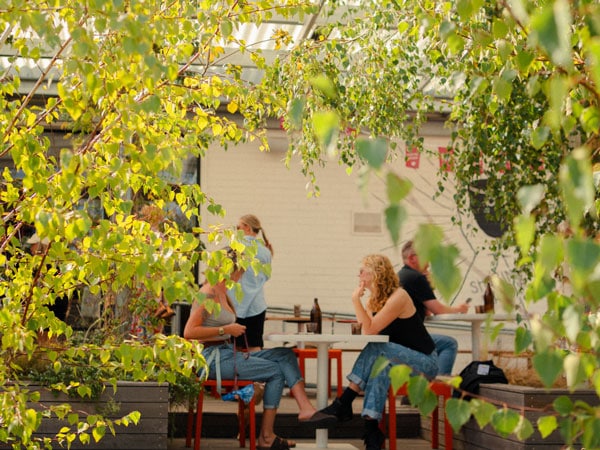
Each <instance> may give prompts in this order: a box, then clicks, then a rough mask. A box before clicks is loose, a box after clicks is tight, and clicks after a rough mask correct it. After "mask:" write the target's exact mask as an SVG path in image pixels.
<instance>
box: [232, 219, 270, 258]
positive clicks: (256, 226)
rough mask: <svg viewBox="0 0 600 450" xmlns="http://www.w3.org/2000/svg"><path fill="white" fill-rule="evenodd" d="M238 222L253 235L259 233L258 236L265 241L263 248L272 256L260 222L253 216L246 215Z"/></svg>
mask: <svg viewBox="0 0 600 450" xmlns="http://www.w3.org/2000/svg"><path fill="white" fill-rule="evenodd" d="M240 222H242V223H245V224H246V225H248V226H249V227H250V229H251V230H252V232H253V233H256V234H258V232H259V231H260V234H261V235H262V239H263V241H265V247H267V248H268V249H269V251H270V252H271V255H273V254H274V252H273V246H272V245H271V243H270V242H269V240H268V239H267V235H266V234H265V230H264V229H263V227H262V225H261V224H260V220H258V217H256V216H255V215H254V214H246V215H245V216H242V217H240Z"/></svg>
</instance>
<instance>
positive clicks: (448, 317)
mask: <svg viewBox="0 0 600 450" xmlns="http://www.w3.org/2000/svg"><path fill="white" fill-rule="evenodd" d="M516 317H517V316H516V314H513V313H490V314H488V313H483V314H478V313H466V314H461V313H457V314H435V315H433V316H427V317H425V320H426V321H430V322H443V321H461V320H462V321H464V322H485V321H486V320H488V318H490V319H491V320H492V321H511V320H515V319H516Z"/></svg>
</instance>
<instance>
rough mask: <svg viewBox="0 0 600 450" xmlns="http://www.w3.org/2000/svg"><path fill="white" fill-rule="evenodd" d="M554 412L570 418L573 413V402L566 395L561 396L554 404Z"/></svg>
mask: <svg viewBox="0 0 600 450" xmlns="http://www.w3.org/2000/svg"><path fill="white" fill-rule="evenodd" d="M552 407H553V408H554V410H555V411H556V412H557V413H559V414H560V415H562V416H568V415H570V414H571V413H572V412H573V407H574V405H573V401H572V400H571V399H570V398H569V397H568V396H566V395H561V396H559V397H557V398H555V399H554V401H553V402H552Z"/></svg>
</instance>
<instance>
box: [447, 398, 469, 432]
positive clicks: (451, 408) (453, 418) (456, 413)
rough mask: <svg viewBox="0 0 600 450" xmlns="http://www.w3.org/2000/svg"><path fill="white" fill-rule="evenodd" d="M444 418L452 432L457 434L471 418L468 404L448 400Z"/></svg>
mask: <svg viewBox="0 0 600 450" xmlns="http://www.w3.org/2000/svg"><path fill="white" fill-rule="evenodd" d="M446 417H447V419H448V422H450V425H451V426H452V429H453V430H454V432H455V433H458V432H459V431H460V429H461V428H462V426H463V425H464V424H465V423H467V421H468V420H469V418H470V417H471V406H470V405H469V402H468V401H466V400H461V399H457V398H451V399H448V401H447V402H446Z"/></svg>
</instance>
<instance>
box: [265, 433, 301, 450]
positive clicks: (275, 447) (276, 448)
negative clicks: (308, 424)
mask: <svg viewBox="0 0 600 450" xmlns="http://www.w3.org/2000/svg"><path fill="white" fill-rule="evenodd" d="M289 444H290V443H289V441H288V440H287V439H283V438H280V437H279V436H275V439H273V443H272V444H271V447H261V446H259V445H257V446H256V450H289V448H290V445H289ZM292 444H293V445H294V447H295V446H296V443H295V442H293V443H292Z"/></svg>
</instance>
